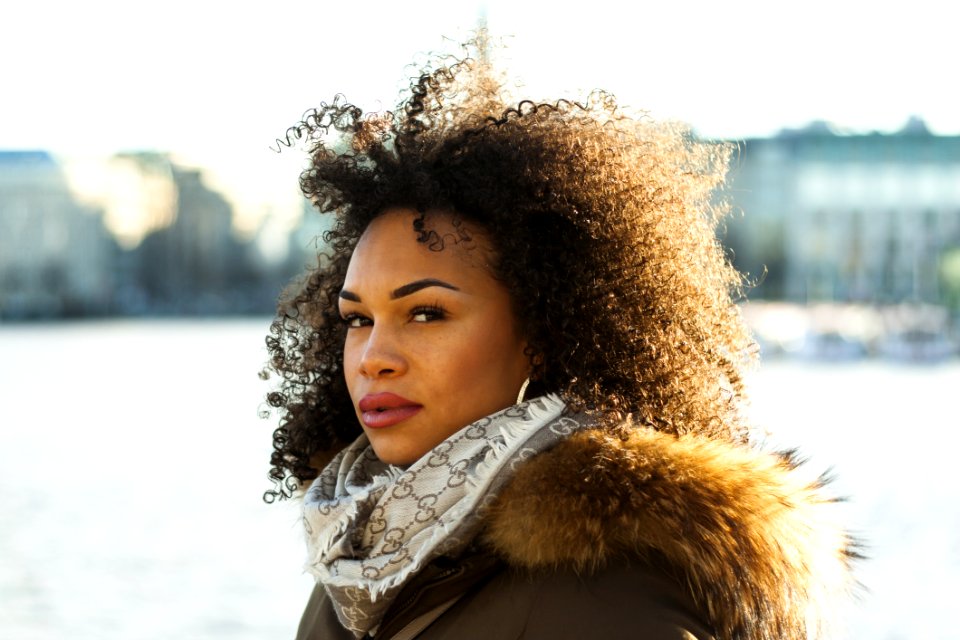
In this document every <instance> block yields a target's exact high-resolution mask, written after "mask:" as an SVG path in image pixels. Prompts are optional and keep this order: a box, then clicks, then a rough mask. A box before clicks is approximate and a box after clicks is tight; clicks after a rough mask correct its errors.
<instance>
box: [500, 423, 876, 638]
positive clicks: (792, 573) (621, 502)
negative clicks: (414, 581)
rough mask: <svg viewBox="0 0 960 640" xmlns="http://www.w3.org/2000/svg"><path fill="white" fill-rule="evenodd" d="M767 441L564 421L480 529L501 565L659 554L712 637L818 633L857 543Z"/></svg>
mask: <svg viewBox="0 0 960 640" xmlns="http://www.w3.org/2000/svg"><path fill="white" fill-rule="evenodd" d="M797 466H798V462H797V460H796V458H795V457H794V456H793V455H792V454H781V455H774V454H768V453H762V452H758V451H756V450H754V449H751V448H749V447H747V446H740V445H734V444H729V443H724V442H718V441H715V440H707V439H704V438H703V437H697V436H682V437H677V436H673V435H669V434H663V433H660V432H657V431H654V430H651V429H640V428H631V429H630V430H629V435H627V436H625V437H624V438H621V437H619V436H617V435H611V434H609V433H607V432H605V431H601V430H599V429H593V430H590V431H585V432H581V433H578V434H575V435H573V436H572V437H570V438H569V439H568V440H566V441H565V442H563V443H561V444H560V445H558V446H557V447H555V448H554V449H552V450H550V451H548V452H546V453H543V454H540V455H538V456H537V457H535V458H534V459H532V460H530V461H529V462H528V463H526V464H525V465H524V466H523V467H521V468H520V469H518V471H517V473H516V475H515V476H514V478H513V479H512V481H511V482H510V484H509V485H508V486H507V487H506V488H505V490H504V491H503V493H502V494H501V495H500V497H499V498H498V500H497V502H496V503H495V504H494V505H493V508H492V510H491V512H490V515H489V518H490V520H489V527H488V529H487V533H486V542H487V543H488V544H490V545H491V546H492V548H493V549H494V551H495V552H496V553H498V554H499V555H501V556H502V557H503V558H504V559H506V561H507V562H508V563H509V564H511V565H512V566H515V567H519V568H527V569H542V568H546V567H572V568H574V569H576V570H578V571H582V572H589V571H591V570H594V569H596V568H598V567H600V566H603V565H604V564H606V563H608V562H610V561H611V560H614V559H617V558H623V557H624V556H627V557H634V558H636V557H639V558H643V557H649V556H652V555H654V554H657V555H660V556H662V557H663V558H665V559H666V560H667V561H668V562H669V563H670V565H671V566H674V567H676V568H677V569H678V570H679V571H680V572H681V573H682V575H683V576H684V578H685V579H686V582H687V586H688V588H689V590H690V593H691V595H692V596H693V599H694V601H695V602H696V603H697V604H698V606H699V607H700V608H701V611H702V612H703V614H704V615H705V616H706V617H707V619H708V620H709V621H710V622H711V623H712V625H713V626H714V629H715V631H716V633H717V634H718V638H722V639H723V640H734V639H750V640H773V639H774V638H776V639H778V640H782V639H791V640H792V639H797V640H799V639H801V638H802V639H806V638H808V637H811V638H815V637H820V635H821V633H822V632H823V631H824V629H823V617H824V615H823V611H824V610H825V609H826V607H827V605H828V604H829V602H830V600H831V599H833V598H835V597H836V596H837V595H838V592H843V593H846V592H849V591H850V590H851V587H852V581H851V578H850V573H849V563H850V560H851V559H853V558H854V557H857V553H856V549H857V545H856V543H855V542H854V541H853V540H852V539H851V538H850V537H849V536H848V535H847V534H846V533H845V532H844V531H843V530H842V529H841V528H839V527H838V526H836V525H835V524H834V523H833V522H832V517H831V516H832V511H834V509H831V508H830V503H832V502H835V500H833V499H831V498H828V497H826V496H824V495H823V491H822V489H823V486H824V480H823V478H821V479H819V480H816V481H813V482H811V481H810V480H809V479H804V478H802V477H801V474H799V473H797Z"/></svg>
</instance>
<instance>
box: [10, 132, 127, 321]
mask: <svg viewBox="0 0 960 640" xmlns="http://www.w3.org/2000/svg"><path fill="white" fill-rule="evenodd" d="M118 252H119V250H118V248H117V245H116V243H115V242H114V241H113V237H112V236H111V235H110V234H109V233H108V232H107V230H106V229H105V227H104V225H103V219H102V212H101V211H100V210H98V209H96V208H94V207H90V206H87V205H84V204H81V203H80V202H78V201H77V200H76V199H75V198H74V196H73V194H72V192H71V190H70V187H69V185H68V183H67V180H66V178H65V176H64V172H63V169H62V167H61V166H60V165H59V164H58V162H57V161H56V160H55V159H54V158H53V157H52V156H50V155H49V154H48V153H46V152H44V151H0V318H15V319H19V318H48V317H63V316H79V315H90V314H97V313H104V312H106V311H107V310H108V309H109V307H110V300H111V295H112V289H113V285H114V271H115V263H116V259H117V255H118Z"/></svg>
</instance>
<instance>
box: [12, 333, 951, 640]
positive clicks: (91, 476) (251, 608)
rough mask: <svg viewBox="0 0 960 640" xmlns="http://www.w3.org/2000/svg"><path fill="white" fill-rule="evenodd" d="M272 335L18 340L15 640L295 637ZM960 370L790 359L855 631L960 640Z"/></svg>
mask: <svg viewBox="0 0 960 640" xmlns="http://www.w3.org/2000/svg"><path fill="white" fill-rule="evenodd" d="M268 324H269V322H268V320H266V319H262V320H259V319H258V320H241V321H164V322H143V321H122V322H98V323H89V324H67V325H43V326H3V325H0V407H2V409H0V638H4V639H6V638H13V639H18V640H47V639H60V638H68V637H69V638H71V639H74V640H83V639H86V638H89V639H94V638H95V639H97V640H109V639H114V638H116V639H118V640H119V639H124V640H128V639H137V638H143V639H151V640H152V639H160V638H188V639H189V638H211V639H225V638H231V639H232V638H236V639H246V638H250V639H254V638H256V639H262V638H288V637H292V635H293V633H294V629H295V628H296V624H297V621H298V620H299V615H300V612H301V610H302V607H303V604H304V602H305V600H306V597H307V594H308V592H309V590H310V579H309V578H308V577H307V576H305V575H304V574H303V573H302V571H301V559H302V549H303V545H302V541H301V538H300V533H299V530H298V528H297V515H296V509H295V507H294V506H292V505H290V504H279V505H272V506H267V505H264V504H263V503H262V502H261V500H260V497H261V495H262V493H263V491H264V490H265V489H266V488H268V486H269V483H268V481H267V480H266V477H265V473H266V470H267V466H268V465H267V462H266V461H267V459H268V457H269V451H270V431H271V423H270V422H268V421H264V420H261V419H259V418H258V416H257V414H258V411H259V410H260V409H261V408H262V402H261V399H262V397H263V394H264V392H265V390H266V387H267V385H266V384H265V383H263V382H261V381H260V380H259V379H258V377H257V372H258V370H259V369H260V367H261V366H262V364H263V362H264V360H265V359H266V351H265V349H264V347H263V336H264V335H265V333H266V330H267V326H268ZM958 383H960V364H958V363H956V362H954V363H950V364H947V365H941V366H938V367H932V368H920V367H900V366H894V365H889V364H878V363H859V364H852V365H830V366H825V365H824V366H821V365H810V364H800V363H772V364H769V365H765V366H764V367H763V368H762V369H761V371H759V372H758V373H756V374H754V375H753V376H752V377H751V378H750V384H751V386H752V388H753V389H754V406H753V412H754V416H755V418H756V420H757V421H758V422H759V423H761V424H763V425H764V426H766V427H768V428H769V429H770V430H771V431H772V434H771V437H770V439H771V443H772V445H776V444H778V443H779V444H782V445H788V446H796V445H801V450H802V452H803V453H804V454H806V455H807V456H808V457H809V458H810V463H809V467H810V469H811V472H814V471H815V472H819V471H822V470H823V469H825V468H827V467H833V469H834V473H835V475H836V477H837V480H836V481H835V483H834V488H835V489H836V491H837V492H839V493H842V494H845V495H848V496H850V497H851V500H850V502H849V503H847V504H846V505H845V506H844V510H845V514H844V515H845V517H846V518H847V520H848V521H849V522H850V523H851V526H852V527H853V528H855V529H856V530H857V531H858V532H860V533H861V534H862V535H863V536H864V537H866V538H867V539H868V540H869V545H870V548H869V550H868V553H869V555H870V556H872V558H873V559H872V560H871V561H870V562H868V563H865V564H864V565H863V567H862V569H861V571H860V572H859V575H858V577H859V578H860V579H861V581H863V582H864V583H866V584H867V585H868V586H869V588H870V593H869V594H867V595H865V596H864V597H863V599H862V601H861V602H860V603H859V604H858V605H856V606H854V607H851V608H850V610H849V611H848V613H847V616H848V618H849V620H850V628H851V632H850V633H849V635H848V637H850V638H857V639H860V638H875V639H883V640H893V639H895V638H920V637H922V638H947V637H950V636H949V635H947V634H949V629H951V625H950V617H949V614H950V613H951V612H952V609H951V607H952V605H953V602H952V598H953V596H954V594H956V593H960V534H957V532H958V531H960V506H958V505H960V483H958V482H956V480H955V474H956V471H955V467H956V465H955V463H954V462H953V458H954V455H953V449H952V445H953V444H954V442H955V440H956V437H955V433H956V432H957V428H958V427H960V419H958V417H957V398H958V395H957V394H958V391H960V384H958Z"/></svg>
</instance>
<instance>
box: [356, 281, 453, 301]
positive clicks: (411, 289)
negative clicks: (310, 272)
mask: <svg viewBox="0 0 960 640" xmlns="http://www.w3.org/2000/svg"><path fill="white" fill-rule="evenodd" d="M427 287H443V288H444V289H450V290H452V291H460V287H457V286H454V285H452V284H450V283H449V282H444V281H443V280H437V279H436V278H424V279H423V280H414V281H413V282H410V283H408V284H405V285H403V286H400V287H397V288H396V289H394V290H393V291H391V292H390V299H391V300H396V299H398V298H403V297H405V296H409V295H411V294H414V293H416V292H417V291H420V290H421V289H426V288H427ZM340 297H341V298H343V299H344V300H350V301H351V302H360V296H358V295H357V294H355V293H354V292H353V291H348V290H347V289H341V290H340Z"/></svg>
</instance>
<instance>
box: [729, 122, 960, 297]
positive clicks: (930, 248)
mask: <svg viewBox="0 0 960 640" xmlns="http://www.w3.org/2000/svg"><path fill="white" fill-rule="evenodd" d="M730 178H731V181H730V185H731V191H730V194H729V195H730V196H731V198H732V200H733V202H734V203H735V208H736V209H739V210H742V211H743V213H744V215H743V216H742V217H737V216H735V217H734V218H733V219H732V220H731V221H730V223H729V225H728V228H727V237H726V242H727V244H728V246H729V247H730V248H731V249H732V251H733V253H734V261H735V264H736V265H737V266H738V267H739V268H740V269H741V270H742V271H745V272H747V273H748V274H749V276H750V277H751V278H752V279H753V280H754V281H755V282H759V286H757V287H756V288H755V290H754V291H753V292H752V293H751V297H754V298H756V297H761V298H768V299H784V300H788V301H793V302H800V303H809V302H817V301H833V302H855V303H856V302H865V303H875V304H892V303H903V302H907V303H914V304H917V303H919V304H953V303H954V302H953V301H954V300H957V299H958V290H960V282H958V281H956V280H957V278H958V276H957V275H956V271H957V269H956V268H954V267H953V266H952V265H954V264H956V261H957V259H958V254H957V252H958V251H960V136H952V137H942V136H934V135H932V134H930V132H929V131H928V130H927V128H926V127H925V126H924V124H923V123H922V122H921V121H919V120H911V121H910V122H909V123H908V124H907V126H906V127H904V129H903V130H901V131H900V132H898V133H896V134H891V135H881V134H877V133H873V134H866V135H838V134H837V133H836V132H834V131H833V130H831V128H830V127H829V126H828V125H826V124H824V123H814V124H812V125H810V126H809V127H807V128H805V129H802V130H796V131H784V132H782V133H781V134H780V135H778V136H777V137H775V138H770V139H755V140H747V141H745V142H742V143H740V145H739V150H738V153H736V154H735V158H734V162H733V168H732V171H731V176H730Z"/></svg>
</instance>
